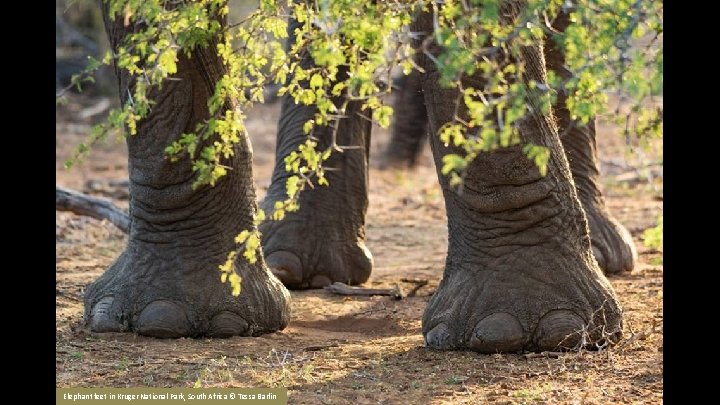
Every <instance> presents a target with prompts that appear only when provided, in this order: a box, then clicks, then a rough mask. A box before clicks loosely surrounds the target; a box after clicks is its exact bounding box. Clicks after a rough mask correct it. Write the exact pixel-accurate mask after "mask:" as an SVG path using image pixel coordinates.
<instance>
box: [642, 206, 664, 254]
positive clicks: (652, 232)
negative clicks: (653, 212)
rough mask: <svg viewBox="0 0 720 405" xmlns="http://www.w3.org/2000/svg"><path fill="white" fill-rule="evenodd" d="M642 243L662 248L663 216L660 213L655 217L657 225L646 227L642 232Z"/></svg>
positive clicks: (650, 246)
mask: <svg viewBox="0 0 720 405" xmlns="http://www.w3.org/2000/svg"><path fill="white" fill-rule="evenodd" d="M642 238H643V244H644V245H645V246H646V247H648V248H651V249H656V250H662V249H663V216H662V214H660V216H658V219H657V225H656V226H654V227H652V228H648V229H646V230H645V231H644V232H643V236H642Z"/></svg>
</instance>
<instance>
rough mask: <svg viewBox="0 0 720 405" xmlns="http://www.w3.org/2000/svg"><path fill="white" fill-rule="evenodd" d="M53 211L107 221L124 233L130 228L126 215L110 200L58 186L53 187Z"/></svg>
mask: <svg viewBox="0 0 720 405" xmlns="http://www.w3.org/2000/svg"><path fill="white" fill-rule="evenodd" d="M55 209H56V210H57V211H70V212H72V213H75V214H78V215H85V216H88V217H93V218H96V219H107V220H108V221H110V222H111V223H112V224H113V225H115V226H117V227H118V228H119V229H120V230H121V231H123V232H125V233H127V232H128V229H129V228H130V219H129V217H128V215H127V214H126V213H125V212H124V211H123V210H121V209H120V208H118V207H117V206H115V204H113V203H112V202H111V201H110V200H107V199H105V198H97V197H92V196H89V195H87V194H83V193H79V192H77V191H73V190H68V189H66V188H63V187H60V186H55Z"/></svg>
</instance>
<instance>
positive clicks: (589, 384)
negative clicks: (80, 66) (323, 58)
mask: <svg viewBox="0 0 720 405" xmlns="http://www.w3.org/2000/svg"><path fill="white" fill-rule="evenodd" d="M100 101H101V100H99V99H80V98H75V97H73V98H72V100H71V103H70V104H69V105H67V106H64V107H61V108H59V109H58V113H57V116H56V119H57V126H56V135H55V139H56V144H57V146H56V150H57V153H56V158H57V159H56V160H57V171H56V180H57V183H58V184H59V185H62V186H66V187H70V188H73V189H77V190H85V191H87V189H86V183H87V181H89V180H124V179H126V178H127V150H126V148H125V145H124V143H114V142H112V141H110V142H108V144H107V145H102V146H100V147H98V148H97V149H96V150H94V151H93V152H92V154H91V155H90V157H89V158H88V159H87V160H86V161H85V162H84V163H83V164H82V165H80V166H76V167H74V168H72V169H71V170H69V171H68V170H65V169H63V167H62V166H63V162H64V160H65V159H66V158H68V157H69V156H70V154H71V151H72V149H73V148H74V146H75V145H77V144H78V143H79V142H80V141H82V140H83V139H84V137H85V136H86V134H87V133H88V130H89V125H90V124H91V123H92V120H93V119H96V120H97V119H99V117H101V116H102V115H97V116H95V117H91V118H86V119H81V118H78V117H79V116H80V113H81V112H82V111H86V112H88V109H89V108H92V107H94V106H97V105H98V103H99V102H100ZM112 103H114V101H112ZM90 111H91V110H90ZM278 114H279V105H277V104H274V105H264V106H258V107H256V108H255V109H254V110H252V111H250V112H249V114H248V116H249V121H248V129H249V131H250V134H251V137H252V143H253V147H254V151H255V161H254V167H255V179H256V185H257V188H258V194H259V196H260V197H262V196H263V195H264V193H265V190H266V189H267V187H268V185H269V179H270V174H271V171H272V166H273V162H274V147H275V130H276V122H277V117H278ZM613 132H614V130H613V128H611V127H609V126H601V127H600V131H599V142H600V149H601V154H602V155H601V158H602V161H603V170H604V177H603V187H604V192H605V195H606V196H607V203H608V205H609V207H610V210H611V212H612V213H613V214H614V215H615V216H617V217H618V218H619V219H620V221H621V222H622V223H624V224H625V225H626V226H627V227H628V229H629V230H630V232H631V234H632V235H633V237H634V239H635V243H636V245H637V246H638V250H639V254H640V263H639V265H638V266H637V268H636V269H635V270H634V271H633V272H632V273H631V274H627V275H622V276H614V277H611V278H610V282H611V283H612V285H613V287H614V288H615V290H616V291H617V293H618V295H619V297H620V301H621V303H622V306H623V308H624V311H625V320H626V322H625V337H624V338H623V340H622V341H621V342H620V344H618V345H617V346H616V347H613V348H611V349H610V350H606V351H601V352H587V351H582V352H572V353H563V354H558V353H545V354H539V355H535V354H533V355H522V354H512V355H504V354H496V355H481V354H477V353H473V352H440V351H435V350H431V349H428V348H425V347H423V339H422V335H421V324H420V320H421V317H422V313H423V310H424V308H425V305H426V303H427V301H428V299H429V297H430V296H431V295H432V293H433V292H434V291H435V289H436V288H437V285H438V283H439V281H440V279H441V277H442V272H443V264H444V258H445V252H446V241H447V227H446V223H445V207H444V204H443V199H442V194H441V191H440V189H439V186H438V183H437V178H436V174H435V168H434V166H433V163H432V159H431V157H430V153H429V151H428V150H427V149H429V148H427V147H426V148H425V149H426V150H425V152H424V155H423V158H422V159H421V161H420V165H419V167H417V168H415V169H412V170H404V169H403V170H388V171H381V170H378V169H377V159H376V160H375V163H373V164H372V168H371V171H370V183H371V187H370V208H369V212H368V218H367V223H368V226H367V238H368V241H367V245H368V247H369V249H370V250H371V251H372V253H373V255H374V257H375V269H374V272H373V275H372V277H371V278H370V280H369V281H368V282H367V283H366V284H365V286H367V287H374V288H390V287H393V286H395V285H396V284H398V285H400V286H401V287H402V288H403V289H404V290H405V291H409V290H410V289H412V287H413V286H414V284H412V283H409V282H406V281H403V279H420V280H427V281H428V284H427V285H425V286H423V287H422V288H420V289H419V290H418V291H417V294H416V295H415V296H413V297H408V298H405V299H402V300H393V299H392V298H391V297H352V298H350V297H342V296H337V295H332V294H330V293H329V292H326V291H324V290H313V291H293V292H292V298H293V300H292V320H291V322H290V326H288V328H287V329H285V330H283V331H281V332H278V333H273V334H270V335H265V336H261V337H255V338H240V337H234V338H230V339H176V340H159V339H153V338H146V337H142V336H138V335H135V334H97V333H92V332H90V331H89V330H88V329H87V328H86V327H85V326H84V325H83V320H82V314H83V293H84V289H85V287H86V286H87V285H88V284H89V283H90V282H92V281H93V280H94V279H96V278H97V277H98V276H99V275H100V274H101V273H102V272H103V271H104V270H105V269H106V268H107V267H108V266H109V265H110V264H111V263H112V261H113V260H114V259H115V258H116V257H117V256H118V255H119V254H120V252H121V251H122V249H123V247H124V245H125V242H126V236H125V234H123V233H122V232H120V231H119V230H118V229H116V228H114V226H113V225H112V224H110V223H107V222H101V221H97V220H94V219H91V218H86V217H78V216H75V215H73V214H70V213H65V212H59V213H57V214H56V222H55V223H56V277H57V281H56V308H57V309H56V381H57V386H58V387H98V386H111V387H131V386H132V387H136V386H152V387H192V386H203V387H268V386H273V387H286V388H288V390H289V397H290V403H299V404H317V403H322V404H375V403H388V404H395V403H398V404H407V403H417V404H424V403H431V404H444V403H486V402H494V403H506V404H509V403H517V404H523V403H588V404H609V403H633V404H634V403H661V402H662V395H663V311H662V305H663V296H662V289H663V266H662V252H659V251H656V250H653V249H648V248H645V247H643V245H642V239H641V237H642V232H643V230H645V229H647V228H649V227H651V226H654V224H655V220H656V218H657V216H658V214H660V213H662V166H661V163H660V165H659V166H654V167H651V169H652V170H650V172H651V174H654V178H653V179H652V180H648V179H646V178H644V177H643V176H638V174H637V173H638V172H642V171H643V170H642V168H640V166H641V165H645V169H647V165H646V163H647V161H648V159H660V161H661V159H662V157H661V156H660V157H659V158H658V157H657V155H653V154H652V153H650V154H647V153H646V155H645V157H644V160H639V159H638V158H637V156H628V155H627V154H626V152H624V148H623V141H622V139H621V138H620V137H618V136H617V135H614V134H613ZM388 136H389V135H388V131H387V130H382V129H380V128H375V130H374V133H373V139H372V142H373V144H372V150H373V152H374V155H375V156H376V157H377V156H379V153H378V152H379V151H380V150H382V148H383V147H384V145H385V144H386V142H387V141H388ZM645 171H647V170H645ZM101 195H102V194H101ZM113 201H114V202H115V203H116V204H117V205H118V206H121V207H123V208H127V200H126V198H125V197H123V195H122V193H114V198H113Z"/></svg>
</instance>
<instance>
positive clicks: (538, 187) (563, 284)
mask: <svg viewBox="0 0 720 405" xmlns="http://www.w3.org/2000/svg"><path fill="white" fill-rule="evenodd" d="M426 17H427V18H424V19H423V18H421V19H420V20H419V23H420V24H424V25H421V26H420V27H419V28H418V29H416V31H419V32H422V31H425V32H429V31H430V30H431V29H432V28H431V27H432V20H431V18H430V17H429V16H426ZM524 57H525V58H526V59H525V61H524V62H525V66H526V67H528V70H527V75H528V76H529V78H528V79H532V80H535V81H537V82H541V83H542V82H544V81H545V80H546V76H545V71H544V63H543V60H542V52H541V50H540V49H539V48H536V47H533V48H527V49H526V50H525V56H524ZM422 66H423V67H424V69H425V70H426V72H428V73H427V74H426V76H425V77H424V78H423V90H424V93H425V101H426V105H427V108H428V115H429V119H430V133H431V134H433V135H432V136H431V142H430V143H431V146H432V151H433V155H434V159H435V164H436V167H437V168H438V169H439V168H441V167H442V158H443V156H445V155H446V154H448V153H458V151H457V150H455V149H453V148H454V147H453V146H452V144H450V146H448V147H446V146H444V145H443V144H442V143H441V142H440V139H439V138H438V136H437V135H436V134H437V131H438V129H439V128H440V127H442V125H444V124H445V123H447V122H450V121H452V120H453V117H454V115H455V107H454V100H455V99H456V98H457V97H458V91H457V90H456V89H444V88H442V87H441V86H440V85H439V81H438V77H439V74H438V72H437V69H436V68H435V65H434V63H433V62H432V61H430V60H429V58H423V63H422ZM469 81H472V83H475V84H477V83H478V82H482V77H479V76H478V77H474V78H472V80H469ZM461 113H463V114H464V112H461ZM519 132H520V136H521V138H522V140H521V144H525V143H528V142H532V143H534V144H536V145H543V146H545V147H547V148H549V149H550V153H551V157H550V161H549V162H548V166H547V174H546V175H545V176H542V175H541V174H540V172H539V170H538V168H537V167H536V166H535V165H534V163H533V162H532V161H530V160H529V159H527V157H525V156H524V154H523V153H522V146H515V147H510V148H505V149H501V150H497V151H493V152H487V153H482V154H480V155H479V156H478V157H477V158H476V159H475V160H473V161H472V162H471V163H470V165H469V166H468V167H467V171H466V173H465V180H464V183H463V185H462V188H461V189H457V188H456V187H452V186H450V184H449V181H448V178H447V177H446V176H445V175H443V174H442V173H441V172H440V170H438V177H439V180H440V184H441V187H442V190H443V194H444V197H445V206H446V209H447V217H448V238H449V240H448V254H447V260H446V264H445V271H444V274H443V279H442V281H441V283H440V285H439V287H438V290H437V291H436V292H435V294H434V295H433V297H432V298H431V299H430V301H429V303H428V306H427V308H426V310H425V314H424V315H423V321H422V330H423V336H424V338H425V342H426V344H427V345H428V346H429V347H432V348H436V349H445V350H459V349H470V350H475V351H478V352H482V353H495V352H518V351H523V350H530V351H543V350H560V349H573V348H578V347H588V346H590V347H597V346H600V345H604V344H605V343H607V342H614V341H617V340H618V339H619V337H620V336H621V333H622V311H621V309H620V305H619V303H618V300H617V297H616V296H615V293H614V291H613V289H612V287H611V286H610V284H609V282H608V281H607V279H606V278H605V276H604V275H603V274H602V272H601V271H600V269H599V267H598V265H597V263H596V262H595V260H594V259H593V256H592V252H591V247H590V237H589V235H588V226H587V220H586V218H585V215H584V213H583V209H582V206H581V205H580V201H579V200H578V197H577V192H576V190H575V187H574V185H573V182H572V178H571V173H570V169H569V167H568V163H567V160H566V158H565V154H564V152H563V149H562V145H561V143H560V139H559V137H558V134H557V129H556V126H555V123H554V122H553V120H552V118H551V117H549V116H544V115H542V114H540V113H538V112H536V113H533V114H532V115H529V116H527V117H525V118H524V119H523V120H522V121H521V122H520V127H519Z"/></svg>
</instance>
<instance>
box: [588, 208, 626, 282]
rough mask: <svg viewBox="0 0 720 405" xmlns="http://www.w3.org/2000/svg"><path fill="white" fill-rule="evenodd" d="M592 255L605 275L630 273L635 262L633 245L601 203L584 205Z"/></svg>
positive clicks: (618, 223) (624, 231)
mask: <svg viewBox="0 0 720 405" xmlns="http://www.w3.org/2000/svg"><path fill="white" fill-rule="evenodd" d="M583 208H584V209H585V214H586V215H587V219H588V224H589V226H590V239H591V244H592V250H593V254H594V255H595V260H597V262H598V265H600V268H601V269H602V271H603V272H604V273H605V274H618V273H623V272H630V271H632V269H633V268H634V267H635V263H636V262H637V250H636V249H635V243H634V242H633V240H632V236H630V232H628V230H627V229H625V227H624V226H623V225H622V224H621V223H620V222H618V220H617V219H615V218H613V216H612V215H610V213H609V212H608V211H607V209H606V208H605V207H604V204H602V203H596V202H592V203H585V202H583Z"/></svg>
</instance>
